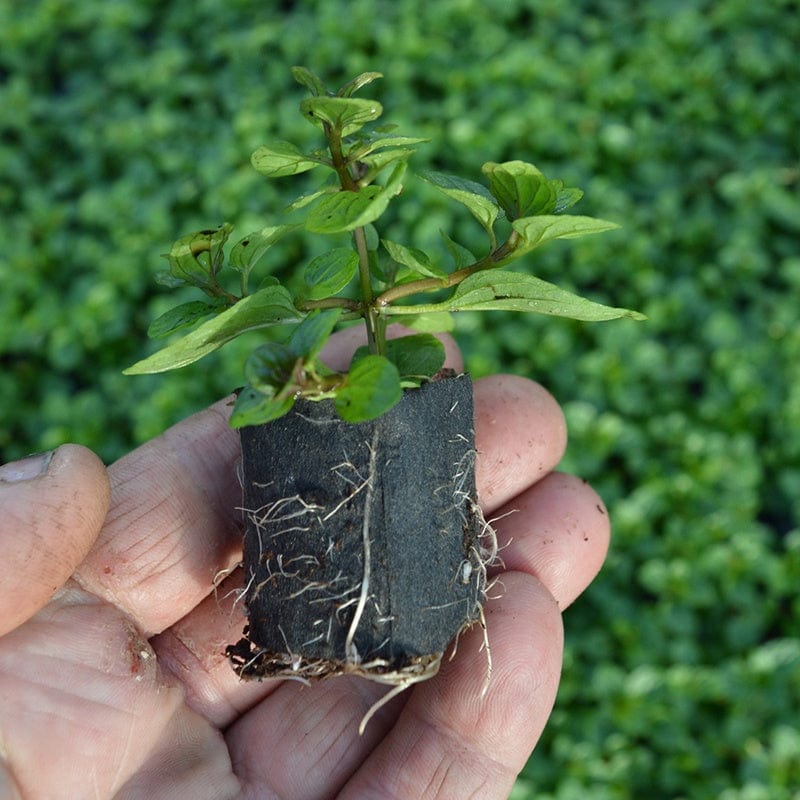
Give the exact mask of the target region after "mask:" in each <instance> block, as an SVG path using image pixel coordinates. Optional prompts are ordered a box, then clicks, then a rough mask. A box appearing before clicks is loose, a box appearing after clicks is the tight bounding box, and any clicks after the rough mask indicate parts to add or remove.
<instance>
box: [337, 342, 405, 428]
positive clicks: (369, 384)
mask: <svg viewBox="0 0 800 800" xmlns="http://www.w3.org/2000/svg"><path fill="white" fill-rule="evenodd" d="M402 394H403V392H402V389H401V387H400V375H399V373H398V372H397V367H395V365H394V364H392V362H391V361H389V359H388V358H385V357H384V356H375V355H368V356H365V357H364V358H362V359H361V360H360V361H358V363H356V364H354V365H353V366H352V368H351V369H350V372H349V373H348V375H347V379H346V382H345V385H344V386H343V387H342V388H341V389H339V390H338V391H337V393H336V397H335V398H334V401H333V403H334V407H335V408H336V411H337V413H338V414H339V416H340V417H341V418H342V419H344V420H346V421H347V422H365V421H367V420H370V419H375V418H376V417H379V416H380V415H381V414H384V413H385V412H387V411H388V410H389V409H390V408H391V407H392V406H393V405H395V404H396V403H397V402H398V401H399V400H400V398H401V397H402Z"/></svg>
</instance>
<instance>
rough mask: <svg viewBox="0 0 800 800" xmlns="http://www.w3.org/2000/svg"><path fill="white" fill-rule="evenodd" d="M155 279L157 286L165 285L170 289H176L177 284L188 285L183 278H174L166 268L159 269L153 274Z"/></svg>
mask: <svg viewBox="0 0 800 800" xmlns="http://www.w3.org/2000/svg"><path fill="white" fill-rule="evenodd" d="M154 277H155V281H156V283H157V284H159V286H167V287H169V288H170V289H177V288H178V286H188V285H189V283H188V281H186V280H184V279H183V278H176V277H175V276H174V275H173V274H172V273H171V272H169V271H167V270H159V271H158V272H156V274H155V276H154Z"/></svg>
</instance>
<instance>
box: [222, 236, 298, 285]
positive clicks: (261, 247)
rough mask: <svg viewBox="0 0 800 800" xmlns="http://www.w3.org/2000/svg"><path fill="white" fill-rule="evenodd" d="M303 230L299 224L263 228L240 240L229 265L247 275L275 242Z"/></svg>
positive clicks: (234, 247)
mask: <svg viewBox="0 0 800 800" xmlns="http://www.w3.org/2000/svg"><path fill="white" fill-rule="evenodd" d="M298 228H302V225H300V224H299V223H297V224H293V225H276V226H274V227H267V228H262V229H261V230H260V231H253V233H249V234H248V235H247V236H245V237H244V239H240V240H239V241H238V242H237V243H236V244H235V245H234V246H233V247H232V248H231V254H230V258H229V259H228V260H229V263H230V265H231V268H232V269H235V270H236V271H237V272H241V273H243V274H245V275H248V274H249V273H250V270H252V269H253V267H254V266H255V265H256V262H257V261H258V260H259V259H260V258H261V256H263V255H264V253H266V252H267V250H269V248H270V247H272V245H273V244H275V242H277V241H278V240H279V239H282V238H283V237H284V236H285V235H286V234H287V233H291V232H292V231H295V230H297V229H298Z"/></svg>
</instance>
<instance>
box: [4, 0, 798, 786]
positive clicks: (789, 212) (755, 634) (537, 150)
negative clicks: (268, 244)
mask: <svg viewBox="0 0 800 800" xmlns="http://www.w3.org/2000/svg"><path fill="white" fill-rule="evenodd" d="M799 11H800V8H799V7H798V3H797V2H796V1H795V0H771V2H769V3H754V2H752V0H718V2H711V1H710V0H707V1H702V0H652V2H643V3H640V4H632V3H625V2H622V1H621V0H576V2H573V3H563V2H561V1H560V0H540V2H533V1H532V0H529V1H527V2H526V0H482V1H481V2H478V0H437V2H435V3H434V2H431V3H417V2H413V1H412V0H392V1H391V2H389V1H388V0H387V1H385V2H367V0H354V2H342V1H341V0H324V1H323V0H313V1H312V2H306V3H292V2H283V3H279V2H273V1H272V0H267V1H266V2H263V0H262V1H261V2H255V0H227V2H225V3H222V2H218V0H191V2H189V0H168V2H154V0H102V1H101V0H37V1H36V2H22V0H5V2H3V3H0V241H1V242H2V245H0V320H1V322H0V456H2V458H3V459H4V460H9V459H12V458H15V457H18V456H21V455H23V454H25V453H27V452H31V451H36V450H41V449H45V448H50V447H53V446H56V445H58V444H60V443H62V442H65V441H76V442H80V443H83V444H86V445H88V446H90V447H92V448H94V449H95V450H96V451H97V452H98V453H100V454H101V456H102V457H103V458H104V459H105V460H106V461H111V460H113V459H115V458H116V457H118V456H119V455H121V454H122V453H124V452H125V451H127V450H128V449H130V448H131V447H133V446H134V445H136V444H137V443H139V442H141V441H143V440H145V439H147V438H149V437H151V436H154V435H156V434H158V433H159V432H160V431H161V430H163V429H164V428H165V427H166V426H168V425H169V424H171V423H172V422H174V421H176V420H178V419H180V418H182V417H183V416H186V415H187V414H189V413H191V412H193V411H194V410H197V409H199V408H201V407H203V406H204V405H206V404H207V403H209V402H211V401H212V400H214V399H216V398H217V397H219V396H222V395H224V394H226V393H227V392H228V391H229V390H230V389H231V388H232V387H234V386H237V385H239V383H240V382H241V363H242V358H243V357H244V354H245V352H247V350H248V349H249V347H250V346H251V345H252V342H245V343H244V344H243V345H242V350H241V352H240V351H239V350H237V347H238V344H234V345H232V346H230V347H229V348H226V349H223V350H222V351H221V352H220V353H217V354H215V355H214V356H212V357H211V358H210V359H206V360H204V361H202V362H200V363H199V364H196V365H194V366H192V367H189V368H187V369H186V370H184V371H181V372H178V373H172V374H170V375H168V376H166V377H165V376H153V377H142V378H126V377H123V376H122V375H121V374H120V370H121V369H122V368H123V367H124V366H127V365H129V364H131V363H132V362H134V361H135V360H137V359H139V358H141V357H142V356H144V355H145V354H146V353H147V352H150V351H151V350H152V349H153V347H154V346H153V344H152V343H149V342H147V340H146V336H145V330H146V328H147V325H148V324H149V322H150V321H151V320H152V319H153V318H154V317H155V316H156V315H157V314H158V313H160V312H161V311H163V310H165V309H166V308H167V307H169V306H170V305H172V304H173V303H174V302H175V301H176V299H178V298H176V297H175V295H174V294H171V293H170V292H169V291H168V290H165V289H163V288H162V287H159V286H157V285H156V284H155V283H154V281H153V275H154V274H155V272H156V271H158V270H159V269H161V268H163V265H164V263H165V262H163V260H162V259H161V258H160V257H159V254H160V253H163V252H165V251H166V250H167V249H168V247H169V245H170V243H171V242H172V241H173V240H174V239H175V238H177V237H178V236H179V235H181V234H183V233H187V232H190V231H192V230H195V229H200V228H204V227H209V226H212V225H217V224H219V223H221V222H222V221H225V220H227V221H231V222H234V223H236V224H237V233H239V234H241V235H244V234H245V233H247V232H248V231H250V230H253V229H255V228H257V227H260V226H261V225H263V224H266V223H267V222H269V221H270V219H271V218H270V217H269V216H268V215H269V213H270V212H273V211H275V210H276V209H279V208H281V207H282V205H283V204H284V203H285V201H286V200H287V199H288V198H289V197H290V196H291V189H289V194H288V195H287V194H286V193H285V190H284V186H285V185H282V184H280V183H278V182H274V183H268V182H266V181H265V180H264V179H262V178H260V177H259V176H258V175H257V174H256V173H255V172H254V171H253V170H252V169H251V168H250V166H249V154H250V152H251V151H252V150H253V149H254V148H255V147H257V146H258V145H260V144H262V143H264V142H265V141H268V140H269V139H274V138H280V139H288V140H292V141H296V142H298V143H311V142H312V141H314V136H315V132H314V130H313V129H312V128H311V126H309V125H308V124H307V123H306V122H305V121H304V120H302V119H301V118H300V117H299V115H297V113H296V110H295V109H296V106H297V103H298V102H299V99H300V98H301V96H302V91H301V90H300V88H299V87H297V86H296V85H295V84H294V83H293V82H292V79H291V76H290V74H289V71H288V67H289V66H291V65H293V64H305V65H307V66H309V67H311V68H312V69H314V70H316V71H317V72H319V73H320V74H322V75H324V76H326V77H327V78H329V79H330V82H331V83H332V84H337V82H341V81H343V80H345V79H348V78H350V77H352V76H353V75H355V74H356V73H358V72H360V71H363V70H370V69H378V70H380V71H382V72H383V73H384V74H385V75H386V79H385V80H384V81H381V82H380V84H376V85H375V92H372V93H369V92H368V93H367V95H368V96H369V95H370V94H372V95H373V96H377V98H378V99H380V100H381V101H382V102H383V103H384V104H385V106H386V108H387V116H386V121H391V122H396V123H398V124H399V125H400V128H401V131H402V132H404V133H408V134H412V135H427V136H430V137H432V139H433V142H432V143H431V144H430V145H429V146H427V147H425V148H424V149H423V150H422V152H421V153H420V154H419V156H418V157H417V158H416V159H415V161H414V166H416V167H418V168H425V167H434V168H437V169H442V170H444V171H452V172H456V173H458V174H461V175H464V176H472V177H474V178H478V177H479V175H480V172H479V170H480V165H481V164H482V163H483V162H484V161H488V160H494V161H502V160H504V159H508V158H521V159H524V160H527V161H532V162H534V163H536V164H537V165H538V166H539V167H540V168H541V169H543V171H544V172H545V173H546V174H547V175H549V176H550V177H560V178H563V179H564V180H565V181H566V183H567V184H568V185H576V186H580V187H582V188H583V189H585V190H586V197H585V199H584V200H583V201H582V202H581V204H580V205H579V206H578V208H577V209H576V213H584V214H592V215H596V216H600V217H604V218H608V219H612V220H615V221H617V222H620V223H622V225H623V228H622V230H620V231H616V232H614V233H611V234H604V235H602V236H598V237H590V238H588V239H585V240H579V241H577V242H574V243H571V242H565V243H555V244H552V245H550V246H548V247H547V248H545V249H543V250H542V251H540V252H538V253H537V254H535V255H534V257H532V258H531V259H529V260H528V261H527V262H526V264H527V268H529V269H531V270H532V271H534V272H535V273H536V274H538V275H540V276H541V277H543V278H545V279H547V280H551V281H553V282H556V283H559V284H560V285H562V286H565V287H566V288H570V289H574V290H576V291H580V292H582V293H586V294H588V295H589V296H591V297H593V298H595V299H598V300H600V301H603V302H608V303H611V304H613V305H622V306H628V307H631V308H637V309H640V310H642V311H644V312H645V313H646V314H647V315H648V316H649V321H648V322H646V323H634V322H627V321H626V322H613V323H605V324H597V325H581V324H579V323H572V322H568V321H564V320H553V319H546V318H542V319H538V318H537V319H534V318H531V317H527V316H525V317H523V316H513V315H486V316H484V317H478V316H475V317H470V316H468V315H465V316H460V317H459V318H458V328H457V332H456V334H457V336H458V337H459V339H460V341H461V342H462V344H463V346H464V350H465V353H466V357H467V362H468V365H469V366H470V368H471V370H472V371H473V372H474V373H475V374H478V375H480V374H485V373H487V372H491V371H498V370H504V371H511V372H515V373H518V374H521V375H526V376H530V377H535V378H537V379H539V380H541V381H542V382H543V383H545V384H546V385H547V386H548V387H549V388H550V389H551V390H552V391H553V393H554V394H555V395H556V397H557V398H558V399H559V400H560V402H562V403H563V405H564V407H565V410H566V413H567V417H568V421H569V425H570V430H571V444H570V448H569V452H568V454H567V457H566V460H565V463H564V468H565V469H569V470H574V471H577V472H578V473H579V474H581V475H583V476H585V477H586V478H587V479H589V480H590V481H592V482H593V483H594V484H595V485H596V486H597V488H598V489H599V490H600V492H601V493H602V494H603V496H604V498H605V499H606V501H607V503H608V505H609V507H610V510H611V514H612V520H613V523H614V542H613V549H612V552H611V554H610V557H609V560H608V563H607V566H606V568H605V569H604V571H603V572H602V573H601V576H600V578H599V579H598V580H597V582H596V583H595V584H594V585H593V587H592V588H591V589H590V591H589V592H588V593H587V595H586V596H585V597H584V598H583V599H582V600H581V601H580V602H579V603H577V604H576V605H575V606H574V608H572V609H570V610H569V611H568V612H567V615H566V625H567V652H566V665H565V671H564V678H563V683H562V690H561V693H560V696H559V700H558V703H557V706H556V710H555V713H554V715H553V719H552V724H551V725H550V726H549V728H548V729H547V731H546V732H545V735H544V737H543V739H542V742H541V745H540V747H539V748H538V749H537V751H536V753H535V755H534V757H533V758H532V759H531V761H530V762H529V764H528V766H527V767H526V769H525V771H524V773H523V774H522V775H521V776H520V779H519V781H518V784H517V786H516V788H515V794H514V797H515V798H517V800H519V798H529V797H530V798H532V797H536V798H538V799H539V800H544V799H546V798H558V800H578V799H579V798H580V800H583V799H584V798H588V797H591V798H592V799H593V800H606V798H608V800H611V799H612V798H613V799H614V800H617V799H619V800H621V799H622V798H641V797H647V798H692V799H694V798H697V800H707V798H720V800H762V799H763V800H784V798H793V799H794V800H797V798H800V731H799V730H798V726H797V713H798V709H800V631H799V630H798V619H800V613H799V612H800V600H798V587H799V586H800V522H799V520H800V327H798V323H797V318H798V306H799V305H800V248H799V247H798V240H799V236H800V192H799V191H798V190H799V189H800V150H799V148H798V143H800V137H799V136H798V131H800V102H798V94H797V92H798V87H799V86H800V59H798V57H797V45H798V43H799V42H800V13H798V12H799ZM376 93H377V94H376ZM412 189H413V192H416V191H417V190H418V189H419V191H420V192H421V195H420V196H421V197H422V198H423V201H424V204H423V206H422V207H420V206H418V205H414V204H409V201H408V200H407V199H406V198H405V197H404V198H401V199H400V201H399V207H398V210H397V212H396V218H395V220H394V222H393V224H394V225H395V226H396V230H397V231H398V232H397V233H396V234H394V235H393V237H392V238H399V239H400V240H401V241H404V242H406V243H415V244H419V242H420V241H421V242H422V243H423V244H426V243H431V244H433V243H435V241H436V239H437V231H438V229H439V228H441V227H446V228H447V229H448V230H450V231H451V232H454V235H456V236H457V237H458V238H460V240H462V241H463V242H464V243H465V244H469V243H470V242H472V241H474V242H475V243H476V244H475V246H476V248H479V244H478V242H480V231H479V229H477V226H476V225H474V223H473V222H472V221H471V218H470V217H469V215H468V214H466V212H463V210H460V209H459V208H458V207H457V206H453V207H450V206H448V205H446V204H445V203H444V202H443V201H442V200H441V199H440V198H438V196H433V195H432V194H430V193H429V194H425V191H424V187H423V188H420V187H419V186H417V185H416V184H415V185H413V186H409V187H408V190H407V193H408V194H409V195H410V194H412ZM308 247H311V248H313V245H310V246H303V245H301V244H300V243H298V242H293V243H289V244H287V245H286V246H285V247H284V249H283V250H280V251H279V254H280V255H281V258H282V259H283V261H282V263H283V264H284V265H285V267H288V268H291V266H292V265H295V264H298V263H302V262H303V261H304V260H305V259H307V258H308V255H309V252H310V250H309V249H308ZM276 269H277V270H278V271H280V269H281V267H280V264H278V265H277V266H276Z"/></svg>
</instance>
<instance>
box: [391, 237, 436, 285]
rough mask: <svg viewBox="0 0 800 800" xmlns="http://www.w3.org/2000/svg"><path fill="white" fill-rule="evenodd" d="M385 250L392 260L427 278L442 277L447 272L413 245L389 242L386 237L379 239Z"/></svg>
mask: <svg viewBox="0 0 800 800" xmlns="http://www.w3.org/2000/svg"><path fill="white" fill-rule="evenodd" d="M381 242H382V244H383V246H384V247H385V248H386V251H387V252H388V253H389V255H390V256H391V258H392V260H394V261H396V262H397V263H398V264H402V265H403V266H404V267H408V269H409V270H411V272H412V273H413V274H415V275H424V276H425V277H428V278H444V277H446V276H447V273H446V272H445V271H444V270H443V269H442V268H441V267H438V266H437V265H436V264H434V263H433V262H432V261H431V259H430V257H429V256H428V254H427V253H425V252H423V251H422V250H418V249H416V248H413V247H406V246H405V245H402V244H398V243H397V242H390V241H389V240H388V239H382V240H381Z"/></svg>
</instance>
